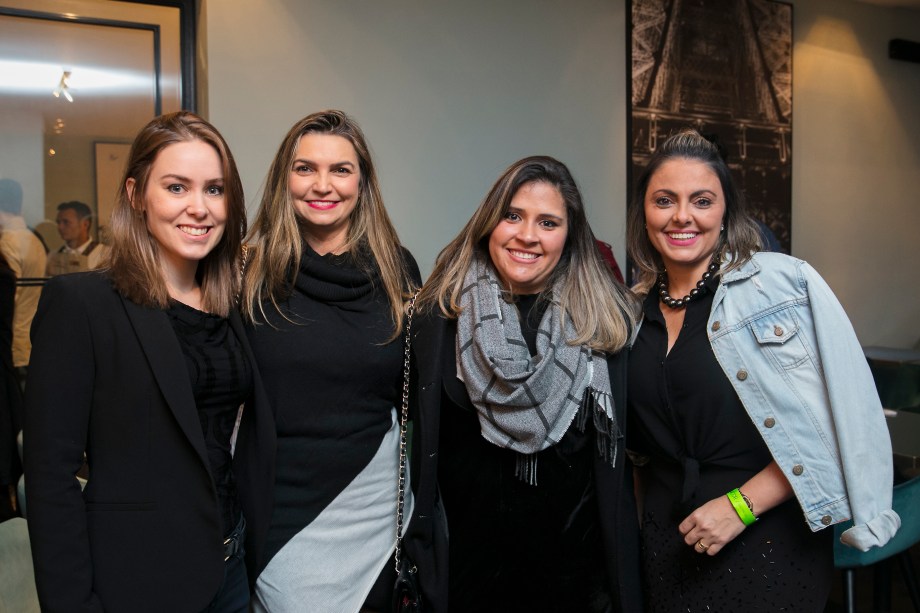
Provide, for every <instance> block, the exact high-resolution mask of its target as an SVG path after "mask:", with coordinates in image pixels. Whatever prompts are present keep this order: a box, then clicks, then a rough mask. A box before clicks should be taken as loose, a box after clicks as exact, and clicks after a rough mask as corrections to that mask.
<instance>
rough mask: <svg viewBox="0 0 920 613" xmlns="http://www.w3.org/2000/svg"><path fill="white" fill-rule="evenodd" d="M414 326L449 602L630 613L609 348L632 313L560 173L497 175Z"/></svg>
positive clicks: (618, 377)
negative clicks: (440, 504) (443, 527)
mask: <svg viewBox="0 0 920 613" xmlns="http://www.w3.org/2000/svg"><path fill="white" fill-rule="evenodd" d="M416 317H417V321H418V323H417V324H415V333H414V335H413V336H414V339H413V353H414V356H413V357H414V366H415V370H416V375H417V382H418V383H417V390H416V391H417V398H418V402H419V403H420V404H421V405H422V408H423V410H422V411H421V414H423V415H425V416H428V417H429V419H432V418H433V419H439V420H440V423H439V424H432V423H427V424H420V426H421V428H423V429H424V430H425V431H431V429H435V430H439V431H440V436H439V439H438V441H439V449H438V450H425V451H427V453H425V452H424V451H423V454H424V455H426V457H428V456H429V455H431V453H436V455H437V457H438V482H439V485H440V488H441V493H442V496H443V501H444V507H445V511H446V514H447V522H448V528H449V531H450V564H449V570H450V591H449V600H450V608H451V609H452V610H455V611H470V610H477V611H493V610H494V611H532V610H540V611H592V612H593V611H605V612H606V611H637V610H640V609H641V602H640V594H639V579H638V574H637V568H638V537H637V533H638V522H637V519H636V510H635V504H634V499H633V493H632V471H631V467H630V466H629V462H628V460H627V459H626V457H625V455H624V451H625V450H624V446H623V436H624V427H625V419H624V409H625V388H624V385H623V382H624V381H625V361H624V360H623V359H622V355H621V353H620V352H621V350H622V349H623V347H624V346H625V345H626V343H627V342H628V340H629V338H630V335H631V333H632V330H633V327H634V325H635V323H634V322H635V305H634V302H633V300H632V298H631V295H630V294H629V292H628V291H627V290H626V289H625V288H624V287H623V286H622V285H620V284H618V283H617V282H616V280H615V279H614V277H613V275H612V273H611V272H610V271H609V269H608V268H607V267H606V265H605V264H604V262H603V260H602V258H601V256H600V254H599V252H598V251H597V249H596V247H595V242H594V236H593V234H592V232H591V229H590V227H589V226H588V222H587V219H586V217H585V212H584V206H583V204H582V201H581V195H580V194H579V192H578V188H577V187H576V185H575V182H574V180H573V179H572V176H571V174H570V173H569V170H568V169H567V168H566V167H565V165H564V164H562V163H561V162H559V161H557V160H555V159H553V158H550V157H544V156H537V157H530V158H525V159H523V160H520V161H519V162H516V163H515V164H513V165H512V166H511V167H509V168H508V169H507V170H506V171H505V172H504V174H503V175H502V176H501V177H500V178H499V179H498V181H497V182H496V183H495V185H494V186H493V187H492V189H491V190H490V192H489V194H488V195H487V196H486V198H485V200H483V202H482V204H481V205H480V206H479V208H478V209H477V211H476V212H475V213H474V215H473V217H472V219H471V220H470V221H469V222H468V223H467V225H466V227H465V228H464V229H463V231H462V232H461V233H460V235H459V236H457V238H455V239H454V240H453V241H452V242H451V243H450V244H449V245H448V246H447V247H446V248H445V249H444V250H443V251H442V252H441V254H440V255H439V256H438V260H437V262H436V264H435V269H434V272H433V273H432V276H431V278H430V279H429V281H428V283H427V284H426V286H425V288H424V289H423V290H422V293H421V295H420V297H419V301H418V314H417V316H416ZM432 416H433V417H432ZM416 455H418V454H416Z"/></svg>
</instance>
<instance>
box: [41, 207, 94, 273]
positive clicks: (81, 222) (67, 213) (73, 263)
mask: <svg viewBox="0 0 920 613" xmlns="http://www.w3.org/2000/svg"><path fill="white" fill-rule="evenodd" d="M57 210H58V213H57V229H58V233H59V234H60V235H61V238H62V239H63V240H64V244H63V245H62V246H61V248H60V249H58V250H57V251H55V252H53V253H51V254H49V255H48V275H49V276H54V275H60V274H64V273H69V272H82V271H85V270H95V269H96V268H99V267H100V266H102V264H103V263H104V262H105V260H106V258H107V257H108V253H109V248H108V247H107V246H106V245H103V244H102V243H99V242H97V241H95V240H93V239H92V238H91V237H90V228H91V227H92V222H93V212H92V210H91V209H90V208H89V206H88V205H87V204H85V203H83V202H80V201H79V200H72V201H70V202H62V203H61V204H59V205H58V207H57Z"/></svg>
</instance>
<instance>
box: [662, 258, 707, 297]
mask: <svg viewBox="0 0 920 613" xmlns="http://www.w3.org/2000/svg"><path fill="white" fill-rule="evenodd" d="M720 263H721V262H720V261H719V257H718V256H713V258H712V262H710V264H709V268H707V269H706V272H704V273H703V278H702V279H700V280H699V281H697V282H696V287H694V288H693V289H692V290H690V293H689V294H687V295H686V296H684V297H683V298H672V297H671V294H670V293H669V292H668V270H667V269H665V270H663V271H662V272H660V273H658V297H659V298H660V299H661V301H662V302H663V303H665V304H666V305H667V306H669V307H671V308H672V309H682V308H684V307H685V306H687V304H688V303H690V301H691V300H694V299H695V298H697V297H698V296H700V295H701V294H702V293H703V286H704V285H706V281H708V280H709V279H710V278H711V277H712V275H714V274H716V271H717V270H719V264H720Z"/></svg>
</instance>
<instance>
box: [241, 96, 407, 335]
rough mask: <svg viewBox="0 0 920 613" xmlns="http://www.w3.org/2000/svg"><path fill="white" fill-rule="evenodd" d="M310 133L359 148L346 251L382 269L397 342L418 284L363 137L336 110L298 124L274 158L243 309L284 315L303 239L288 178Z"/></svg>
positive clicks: (253, 239)
mask: <svg viewBox="0 0 920 613" xmlns="http://www.w3.org/2000/svg"><path fill="white" fill-rule="evenodd" d="M305 134H329V135H332V136H340V137H342V138H344V139H345V140H347V141H348V142H349V143H351V145H352V147H354V149H355V153H356V154H357V157H358V166H359V171H360V174H361V177H360V183H359V191H358V201H357V203H356V205H355V208H354V210H353V211H352V212H351V217H350V219H349V224H348V234H347V236H346V242H345V245H344V246H343V250H344V251H350V252H352V253H353V254H354V255H355V256H356V258H357V259H358V261H359V262H361V261H362V258H364V256H365V255H367V256H369V257H370V260H371V261H370V262H365V264H366V265H369V266H374V267H376V268H377V269H378V270H379V271H380V279H381V282H382V284H383V289H384V292H385V293H386V296H387V299H388V300H389V303H390V312H391V316H392V320H393V337H391V338H395V337H396V336H398V335H399V333H400V331H401V330H402V325H403V305H404V302H405V300H406V298H407V297H408V296H409V295H410V293H409V292H410V291H412V290H413V288H414V286H415V285H416V284H415V282H414V281H413V280H412V277H411V275H410V273H409V269H408V266H407V265H406V261H405V258H404V257H403V250H402V246H401V245H400V242H399V236H398V235H397V234H396V229H395V228H394V227H393V223H392V222H391V221H390V217H389V215H387V212H386V209H385V208H384V205H383V196H382V195H381V193H380V185H379V184H378V182H377V172H376V171H375V170H374V162H373V160H372V159H371V153H370V149H369V148H368V146H367V141H366V140H365V138H364V133H363V132H362V131H361V128H360V127H359V126H358V124H357V122H355V120H354V119H352V118H351V117H349V116H348V115H346V114H345V113H343V112H342V111H337V110H327V111H320V112H318V113H313V114H312V115H308V116H307V117H304V118H303V119H301V120H300V121H298V122H297V123H296V124H294V126H293V127H292V128H291V129H290V130H289V131H288V133H287V135H286V136H285V137H284V140H283V141H282V142H281V146H280V147H279V148H278V152H277V153H276V154H275V158H274V160H272V164H271V167H270V168H269V169H268V178H267V179H266V185H265V192H264V194H263V195H262V203H261V204H260V205H259V211H258V213H257V214H256V218H255V221H254V223H253V225H252V229H251V232H250V234H249V236H248V237H247V238H246V242H247V244H248V245H249V246H250V247H251V251H252V257H251V260H250V263H249V265H248V266H247V267H246V275H245V279H244V282H243V302H242V306H241V309H242V311H243V313H244V314H245V315H246V316H247V317H248V318H249V319H250V321H252V320H254V319H255V314H256V312H257V311H258V312H259V313H261V315H262V317H263V319H264V318H265V310H264V302H265V301H269V302H271V304H272V306H273V307H274V308H275V310H276V311H278V313H281V309H280V307H279V304H278V303H279V301H280V300H282V299H284V298H285V297H287V296H289V295H290V292H291V291H292V289H293V286H294V280H295V279H296V278H297V269H298V266H299V264H300V258H301V256H302V255H303V242H304V238H303V231H302V229H301V221H300V219H299V217H298V215H297V212H296V210H295V209H294V204H293V202H294V197H293V195H292V194H291V189H290V183H289V179H290V175H291V169H292V166H293V163H294V156H295V155H296V153H297V147H298V146H299V144H300V139H301V138H302V137H303V136H304V135H305Z"/></svg>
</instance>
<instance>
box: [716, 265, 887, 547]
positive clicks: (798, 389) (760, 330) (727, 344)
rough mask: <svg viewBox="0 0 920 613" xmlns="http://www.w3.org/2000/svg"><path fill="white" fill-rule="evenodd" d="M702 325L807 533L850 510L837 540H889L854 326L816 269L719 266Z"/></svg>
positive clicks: (883, 435)
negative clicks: (792, 493) (783, 479)
mask: <svg viewBox="0 0 920 613" xmlns="http://www.w3.org/2000/svg"><path fill="white" fill-rule="evenodd" d="M707 327H708V334H709V340H710V342H711V343H712V349H713V351H714V352H715V355H716V359H718V361H719V364H720V365H721V366H722V370H724V371H725V375H726V376H727V377H728V379H729V381H731V383H732V385H733V386H734V388H735V391H736V392H737V394H738V397H739V398H740V399H741V402H742V404H743V405H744V408H745V410H747V412H748V414H749V415H750V417H751V419H752V420H753V422H754V424H755V425H756V426H757V429H758V431H759V432H760V435H761V436H762V437H763V439H764V441H765V442H766V444H767V447H768V448H769V449H770V453H771V454H772V455H773V458H774V459H775V460H776V463H777V464H778V465H779V467H780V469H782V471H783V474H784V475H785V476H786V478H787V479H788V480H789V483H790V484H791V485H792V489H793V490H794V491H795V496H796V498H797V499H798V501H799V504H800V505H801V507H802V510H803V511H804V513H805V519H806V521H807V522H808V525H809V526H810V527H811V529H812V531H817V530H820V529H822V528H825V527H827V526H829V525H832V524H836V523H838V522H842V521H845V520H847V519H850V518H852V519H853V521H854V526H853V527H852V528H850V529H849V530H847V531H846V532H844V533H843V536H842V538H841V540H842V541H843V542H844V543H845V544H847V545H850V546H852V547H856V548H858V549H861V550H863V551H865V550H867V549H869V548H870V547H873V546H881V545H884V544H885V543H886V542H888V540H889V539H891V537H892V536H894V534H895V532H896V531H897V530H898V528H899V527H900V525H901V520H900V518H899V517H898V515H897V513H895V512H894V511H892V510H891V488H892V457H891V440H890V438H889V435H888V429H887V427H886V425H885V417H884V413H883V412H882V407H881V404H880V402H879V397H878V393H877V392H876V390H875V383H874V381H873V379H872V374H871V372H870V371H869V367H868V364H867V362H866V358H865V357H864V355H863V351H862V348H861V347H860V345H859V341H858V340H857V338H856V333H855V332H854V331H853V327H852V325H851V324H850V321H849V319H848V318H847V316H846V313H845V312H844V311H843V307H841V306H840V303H839V302H838V301H837V298H836V297H835V296H834V294H833V292H832V291H831V289H830V288H829V287H828V286H827V284H826V283H825V282H824V280H823V279H822V278H821V276H820V275H818V273H817V271H815V269H814V268H812V267H811V266H810V265H809V264H808V263H806V262H803V261H802V260H798V259H795V258H792V257H789V256H786V255H782V254H778V253H757V254H755V255H754V257H753V259H751V260H750V261H749V262H747V263H745V264H744V265H743V266H741V267H740V268H739V269H737V270H733V271H730V272H727V273H724V274H723V276H722V279H721V283H720V284H719V287H718V290H717V291H716V294H715V298H714V299H713V302H712V311H711V312H710V314H709V320H708V322H707Z"/></svg>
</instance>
